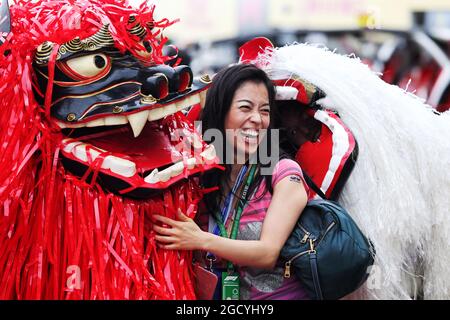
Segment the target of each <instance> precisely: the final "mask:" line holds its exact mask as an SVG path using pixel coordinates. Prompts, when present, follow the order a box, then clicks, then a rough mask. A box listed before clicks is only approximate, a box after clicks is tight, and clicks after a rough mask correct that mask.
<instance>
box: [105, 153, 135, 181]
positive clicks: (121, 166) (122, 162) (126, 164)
mask: <svg viewBox="0 0 450 320" xmlns="http://www.w3.org/2000/svg"><path fill="white" fill-rule="evenodd" d="M102 168H104V169H109V170H111V171H112V172H114V173H116V174H118V175H121V176H124V177H127V178H129V177H132V176H134V175H135V174H136V164H135V163H134V162H132V161H129V160H126V159H122V158H118V157H115V156H107V157H106V158H105V160H104V161H103V163H102Z"/></svg>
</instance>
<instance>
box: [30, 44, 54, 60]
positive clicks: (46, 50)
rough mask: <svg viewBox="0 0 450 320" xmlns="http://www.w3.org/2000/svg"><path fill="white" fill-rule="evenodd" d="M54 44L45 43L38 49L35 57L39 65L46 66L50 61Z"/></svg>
mask: <svg viewBox="0 0 450 320" xmlns="http://www.w3.org/2000/svg"><path fill="white" fill-rule="evenodd" d="M53 46H54V43H53V42H50V41H45V42H44V43H42V44H41V45H40V46H39V47H37V49H36V55H35V57H34V59H35V61H36V63H37V64H46V63H47V62H48V60H49V59H50V55H51V53H52V50H53Z"/></svg>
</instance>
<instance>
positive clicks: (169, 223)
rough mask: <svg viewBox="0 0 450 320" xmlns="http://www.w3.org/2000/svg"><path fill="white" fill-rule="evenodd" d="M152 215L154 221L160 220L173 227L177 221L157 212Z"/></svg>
mask: <svg viewBox="0 0 450 320" xmlns="http://www.w3.org/2000/svg"><path fill="white" fill-rule="evenodd" d="M152 217H153V219H155V220H156V221H160V222H162V223H165V224H167V225H169V226H171V227H175V226H176V225H177V221H175V220H173V219H170V218H167V217H164V216H160V215H158V214H154V215H153V216H152Z"/></svg>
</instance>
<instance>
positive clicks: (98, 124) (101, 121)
mask: <svg viewBox="0 0 450 320" xmlns="http://www.w3.org/2000/svg"><path fill="white" fill-rule="evenodd" d="M104 125H105V119H103V118H101V119H95V120H92V121H89V122H87V123H86V127H88V128H93V127H102V126H104Z"/></svg>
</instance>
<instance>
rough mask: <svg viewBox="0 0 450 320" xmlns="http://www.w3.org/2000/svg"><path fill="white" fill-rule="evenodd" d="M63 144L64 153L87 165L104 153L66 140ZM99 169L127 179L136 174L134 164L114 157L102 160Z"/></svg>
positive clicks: (101, 150)
mask: <svg viewBox="0 0 450 320" xmlns="http://www.w3.org/2000/svg"><path fill="white" fill-rule="evenodd" d="M63 143H64V144H65V145H64V148H63V151H64V152H66V153H71V154H72V155H73V156H75V158H77V159H79V160H81V161H83V162H85V163H89V164H90V163H93V162H94V161H95V159H97V158H98V156H99V155H100V154H101V153H103V152H106V151H105V150H103V149H100V148H93V147H92V146H90V147H89V148H86V147H87V146H88V145H87V144H85V143H81V142H70V140H68V139H64V140H63ZM101 167H102V168H103V169H109V170H111V171H112V172H114V173H116V174H118V175H121V176H124V177H127V178H129V177H132V176H134V175H135V174H136V164H135V163H134V162H132V161H129V160H126V159H122V158H118V157H115V156H107V157H106V158H105V159H104V160H103V162H102V164H101Z"/></svg>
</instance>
